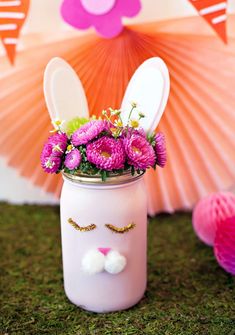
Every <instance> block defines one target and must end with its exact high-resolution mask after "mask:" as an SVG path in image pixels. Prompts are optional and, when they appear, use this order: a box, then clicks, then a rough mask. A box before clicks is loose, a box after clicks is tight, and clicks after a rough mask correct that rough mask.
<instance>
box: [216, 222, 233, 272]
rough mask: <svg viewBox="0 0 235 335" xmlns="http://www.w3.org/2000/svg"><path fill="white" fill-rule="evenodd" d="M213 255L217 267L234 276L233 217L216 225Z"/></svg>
mask: <svg viewBox="0 0 235 335" xmlns="http://www.w3.org/2000/svg"><path fill="white" fill-rule="evenodd" d="M214 253H215V257H216V259H217V261H218V263H219V265H220V266H221V267H222V268H223V269H224V270H225V271H227V272H229V273H231V274H232V275H234V276H235V216H233V217H231V218H227V219H226V220H225V221H221V222H220V223H219V224H218V225H217V230H216V234H215V243H214Z"/></svg>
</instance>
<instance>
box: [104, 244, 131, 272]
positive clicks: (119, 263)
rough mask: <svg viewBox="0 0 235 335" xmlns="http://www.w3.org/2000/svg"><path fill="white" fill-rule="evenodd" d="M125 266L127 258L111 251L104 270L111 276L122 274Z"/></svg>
mask: <svg viewBox="0 0 235 335" xmlns="http://www.w3.org/2000/svg"><path fill="white" fill-rule="evenodd" d="M125 266H126V258H125V257H124V256H122V255H120V254H119V252H118V251H114V250H112V251H110V252H109V253H108V255H107V256H106V258H105V265H104V269H105V270H106V271H107V272H109V273H111V274H117V273H119V272H121V271H122V270H123V269H124V268H125Z"/></svg>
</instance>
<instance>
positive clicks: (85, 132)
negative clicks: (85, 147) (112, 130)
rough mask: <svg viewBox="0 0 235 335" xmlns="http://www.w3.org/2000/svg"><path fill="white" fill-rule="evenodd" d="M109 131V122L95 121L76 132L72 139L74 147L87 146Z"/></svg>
mask: <svg viewBox="0 0 235 335" xmlns="http://www.w3.org/2000/svg"><path fill="white" fill-rule="evenodd" d="M106 129H107V122H106V121H103V120H93V121H90V122H88V123H86V124H84V126H82V127H80V128H79V129H78V130H76V131H75V132H74V133H73V135H72V138H71V142H72V144H73V145H74V146H78V145H82V144H87V143H88V142H89V141H91V140H93V139H94V138H95V137H96V136H98V135H99V134H100V133H101V132H102V131H104V130H106Z"/></svg>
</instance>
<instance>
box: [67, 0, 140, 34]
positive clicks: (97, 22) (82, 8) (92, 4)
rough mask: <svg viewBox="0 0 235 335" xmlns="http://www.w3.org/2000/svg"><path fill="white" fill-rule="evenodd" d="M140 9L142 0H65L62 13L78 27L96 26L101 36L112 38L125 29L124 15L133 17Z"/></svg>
mask: <svg viewBox="0 0 235 335" xmlns="http://www.w3.org/2000/svg"><path fill="white" fill-rule="evenodd" d="M140 9H141V3H140V0H99V1H98V0H64V2H63V3H62V6H61V15H62V17H63V18H64V20H65V22H67V23H69V24H70V25H71V26H73V27H75V28H77V29H88V28H89V27H91V26H94V27H95V29H96V31H97V32H98V33H99V34H100V35H101V36H103V37H106V38H112V37H115V36H117V35H118V34H119V33H120V32H121V31H122V29H123V25H122V20H121V19H122V16H127V17H133V16H135V15H137V14H138V13H139V11H140Z"/></svg>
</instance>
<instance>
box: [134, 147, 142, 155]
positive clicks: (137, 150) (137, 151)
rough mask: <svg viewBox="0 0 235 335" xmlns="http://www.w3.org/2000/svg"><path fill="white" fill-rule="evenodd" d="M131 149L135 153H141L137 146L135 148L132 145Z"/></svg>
mask: <svg viewBox="0 0 235 335" xmlns="http://www.w3.org/2000/svg"><path fill="white" fill-rule="evenodd" d="M132 150H133V151H134V152H135V153H137V154H141V150H140V149H138V148H136V147H134V146H133V147H132Z"/></svg>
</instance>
